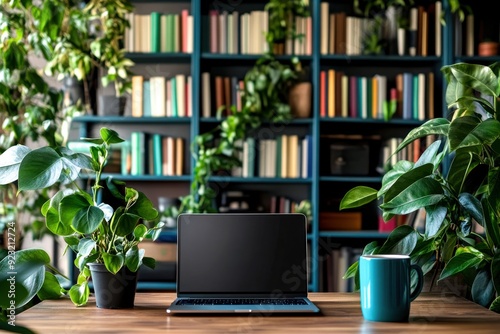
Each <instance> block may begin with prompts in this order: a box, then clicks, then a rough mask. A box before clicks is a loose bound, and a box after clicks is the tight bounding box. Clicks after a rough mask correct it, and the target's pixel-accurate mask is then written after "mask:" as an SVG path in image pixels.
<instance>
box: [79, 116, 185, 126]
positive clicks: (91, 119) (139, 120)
mask: <svg viewBox="0 0 500 334" xmlns="http://www.w3.org/2000/svg"><path fill="white" fill-rule="evenodd" d="M73 121H74V122H75V123H124V124H144V123H155V124H156V123H161V124H189V123H191V117H148V116H143V117H132V116H99V117H95V116H78V117H75V118H74V119H73Z"/></svg>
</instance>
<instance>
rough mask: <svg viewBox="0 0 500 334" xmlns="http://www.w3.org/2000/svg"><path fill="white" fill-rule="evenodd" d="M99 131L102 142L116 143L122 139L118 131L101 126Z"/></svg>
mask: <svg viewBox="0 0 500 334" xmlns="http://www.w3.org/2000/svg"><path fill="white" fill-rule="evenodd" d="M100 133H101V138H102V140H104V142H105V143H107V144H108V145H111V144H118V143H121V142H123V141H124V140H123V139H122V138H120V136H119V135H118V132H116V131H114V130H111V129H108V128H104V127H103V128H101V131H100Z"/></svg>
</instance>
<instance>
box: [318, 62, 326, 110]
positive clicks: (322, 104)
mask: <svg viewBox="0 0 500 334" xmlns="http://www.w3.org/2000/svg"><path fill="white" fill-rule="evenodd" d="M325 85H326V72H325V71H321V72H320V73H319V113H320V116H321V117H326V91H325V89H326V87H325Z"/></svg>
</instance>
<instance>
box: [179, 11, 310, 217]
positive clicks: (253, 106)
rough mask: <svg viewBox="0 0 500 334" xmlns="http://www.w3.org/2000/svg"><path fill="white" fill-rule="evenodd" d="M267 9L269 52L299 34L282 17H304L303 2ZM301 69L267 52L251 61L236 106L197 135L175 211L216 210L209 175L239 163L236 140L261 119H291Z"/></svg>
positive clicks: (219, 112) (227, 169) (240, 148)
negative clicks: (186, 185) (186, 186)
mask: <svg viewBox="0 0 500 334" xmlns="http://www.w3.org/2000/svg"><path fill="white" fill-rule="evenodd" d="M266 8H267V9H269V11H270V14H269V31H268V32H267V34H266V40H267V41H268V44H269V50H274V45H275V43H278V42H280V41H281V40H282V38H286V37H292V38H299V37H300V36H297V35H296V34H295V33H294V31H295V29H294V28H293V26H290V21H283V20H282V17H283V15H284V14H286V15H289V14H294V15H300V16H307V15H309V11H308V6H307V4H305V2H304V1H287V2H283V1H270V2H269V3H268V4H267V5H266ZM282 11H284V12H282ZM285 32H286V33H285ZM303 73H304V70H303V68H302V66H301V63H300V61H299V59H298V58H297V57H293V58H292V60H291V64H289V63H283V62H282V61H280V60H278V59H277V58H276V56H275V54H274V53H273V51H271V52H268V53H265V54H263V55H262V56H261V57H260V58H259V59H258V60H257V61H256V63H255V65H254V66H253V67H252V68H251V69H250V70H249V71H248V72H247V73H246V75H245V77H244V89H243V91H242V107H241V110H236V107H235V106H231V108H230V110H229V111H226V112H227V113H228V115H227V117H225V119H224V120H222V122H221V124H220V125H219V126H217V127H215V128H214V129H212V130H210V131H208V132H206V133H202V134H200V135H198V136H197V137H196V139H195V141H194V142H193V145H192V147H191V150H192V152H193V156H194V159H195V166H194V168H193V175H194V176H193V180H192V182H191V188H190V194H189V195H187V196H185V197H183V198H182V199H181V200H182V203H181V207H180V212H215V211H217V209H216V208H215V207H214V198H215V197H216V195H217V192H216V190H214V189H213V188H212V187H211V186H210V181H209V178H210V176H212V175H213V174H214V173H216V172H219V171H229V170H231V168H233V167H236V166H240V165H241V161H240V160H239V159H238V158H236V157H235V153H236V152H237V151H239V150H242V147H241V141H242V140H243V139H244V138H246V137H247V136H248V135H249V133H250V132H251V131H252V130H255V129H257V128H259V127H260V126H261V125H262V123H263V122H285V121H289V120H291V119H292V118H293V115H292V112H291V108H290V104H289V103H288V92H289V90H290V88H291V87H292V86H293V84H294V83H296V82H298V79H299V77H300V76H301V75H302V74H303ZM224 110H225V107H221V108H219V110H218V115H219V116H220V115H221V114H222V111H224ZM225 175H227V174H225Z"/></svg>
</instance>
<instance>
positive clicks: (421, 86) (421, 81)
mask: <svg viewBox="0 0 500 334" xmlns="http://www.w3.org/2000/svg"><path fill="white" fill-rule="evenodd" d="M425 82H426V77H425V74H424V73H419V74H418V119H419V120H420V121H423V120H425V109H426V108H425V92H426V91H427V89H426V87H425Z"/></svg>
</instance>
